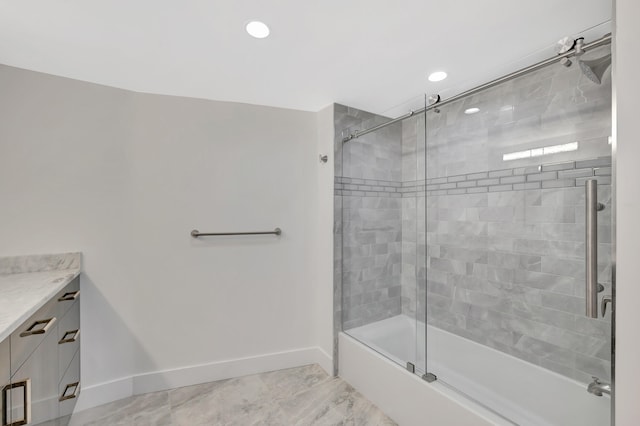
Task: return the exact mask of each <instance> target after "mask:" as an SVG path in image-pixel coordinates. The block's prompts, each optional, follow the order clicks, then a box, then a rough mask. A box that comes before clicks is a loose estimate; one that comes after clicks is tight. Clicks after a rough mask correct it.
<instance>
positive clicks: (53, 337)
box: [0, 278, 80, 426]
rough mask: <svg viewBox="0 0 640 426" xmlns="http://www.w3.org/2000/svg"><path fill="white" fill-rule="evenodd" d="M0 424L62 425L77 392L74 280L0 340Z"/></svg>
mask: <svg viewBox="0 0 640 426" xmlns="http://www.w3.org/2000/svg"><path fill="white" fill-rule="evenodd" d="M0 362H2V364H1V366H2V367H1V368H0V377H1V378H2V380H3V381H2V383H4V384H5V386H4V387H3V391H2V426H7V425H12V426H13V425H15V426H18V425H38V424H39V425H48V426H49V425H50V426H54V425H56V426H59V425H60V426H64V425H66V424H67V423H68V420H69V417H70V415H71V412H72V411H73V407H74V405H75V402H76V400H77V397H78V395H79V393H80V288H79V278H75V279H74V280H73V281H71V282H70V283H69V284H68V285H67V286H65V287H64V289H62V290H61V291H60V292H58V294H56V295H55V296H54V297H52V298H51V299H50V300H49V301H48V302H47V303H45V305H44V306H43V307H42V308H40V309H39V310H38V311H37V312H36V313H35V314H33V315H32V316H31V317H30V318H29V319H28V320H26V321H25V322H24V323H23V324H22V325H21V326H19V327H18V328H17V329H16V330H15V331H14V332H13V333H11V336H10V337H9V338H7V339H5V340H4V341H3V342H2V343H0Z"/></svg>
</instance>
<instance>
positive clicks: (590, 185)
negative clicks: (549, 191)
mask: <svg viewBox="0 0 640 426" xmlns="http://www.w3.org/2000/svg"><path fill="white" fill-rule="evenodd" d="M584 188H585V201H586V203H585V225H586V226H585V243H586V244H585V247H586V267H587V270H586V280H585V284H586V302H587V307H586V312H585V313H586V315H587V317H589V318H598V212H599V211H601V210H604V204H602V203H599V202H598V181H597V180H595V179H589V180H587V181H586V182H585V185H584Z"/></svg>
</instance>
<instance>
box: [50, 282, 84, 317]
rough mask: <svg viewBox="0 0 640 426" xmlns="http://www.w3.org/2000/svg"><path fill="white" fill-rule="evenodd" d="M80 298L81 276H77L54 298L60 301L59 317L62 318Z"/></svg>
mask: <svg viewBox="0 0 640 426" xmlns="http://www.w3.org/2000/svg"><path fill="white" fill-rule="evenodd" d="M79 298H80V277H79V276H78V277H76V278H74V279H73V281H71V282H70V283H69V284H67V285H66V286H65V287H64V289H62V290H61V291H59V292H58V294H57V295H56V297H55V298H54V299H55V300H56V301H57V302H58V318H62V317H63V316H64V315H65V314H66V313H67V311H68V310H69V308H71V306H73V303H74V302H75V301H76V300H78V299H79Z"/></svg>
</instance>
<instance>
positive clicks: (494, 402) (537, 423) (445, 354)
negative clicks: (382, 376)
mask: <svg viewBox="0 0 640 426" xmlns="http://www.w3.org/2000/svg"><path fill="white" fill-rule="evenodd" d="M425 331H426V332H425ZM345 333H346V334H347V335H349V336H351V337H352V338H354V339H356V340H357V341H358V342H360V343H362V344H364V345H365V346H367V347H368V348H370V349H371V350H373V351H375V352H377V353H378V354H379V355H381V356H383V357H385V358H387V359H389V360H391V361H392V362H394V363H396V364H399V365H402V366H404V365H406V362H407V361H408V362H411V363H413V364H414V365H415V366H416V373H417V374H419V375H422V374H424V373H425V371H429V372H436V373H437V381H436V382H433V383H432V384H431V385H432V386H438V387H440V389H441V390H443V391H444V392H446V393H447V394H448V395H450V396H451V397H452V398H453V399H456V400H458V401H460V400H465V399H467V400H469V401H470V403H474V404H479V405H480V406H482V407H484V409H486V410H489V411H491V412H492V413H494V414H495V415H497V416H499V417H500V418H501V419H503V420H504V423H505V424H514V425H522V426H555V425H562V426H574V425H575V426H602V425H605V424H607V423H608V422H609V411H608V410H609V406H610V403H611V401H610V398H609V397H608V396H603V397H602V398H594V397H593V396H592V395H590V394H588V393H587V392H586V391H585V384H584V383H581V382H578V381H575V380H572V379H569V378H567V377H566V376H563V375H560V374H557V373H554V372H553V371H550V370H548V369H544V368H541V367H539V366H536V365H533V364H531V363H528V362H526V361H523V360H521V359H519V358H516V357H513V356H511V355H508V354H506V353H504V352H501V351H497V350H495V349H492V348H489V347H487V346H484V345H481V344H479V343H477V342H474V341H472V340H469V339H465V338H463V337H460V336H458V335H455V334H453V333H449V332H447V331H444V330H441V329H439V328H437V327H433V326H431V325H427V326H426V330H425V324H424V323H423V322H421V321H416V320H415V319H414V318H411V317H409V316H406V315H397V316H394V317H390V318H386V319H384V320H381V321H377V322H374V323H370V324H367V325H364V326H360V327H356V328H353V329H350V330H346V331H345ZM414 336H428V339H429V340H428V344H427V345H425V338H424V337H423V338H422V339H420V338H418V339H415V338H414ZM425 353H427V354H428V357H427V358H425V356H424V355H425Z"/></svg>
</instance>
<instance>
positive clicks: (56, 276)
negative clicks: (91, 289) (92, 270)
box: [0, 262, 80, 341]
mask: <svg viewBox="0 0 640 426" xmlns="http://www.w3.org/2000/svg"><path fill="white" fill-rule="evenodd" d="M73 266H76V265H73ZM78 275H80V265H79V262H78V264H77V267H74V268H68V269H59V270H48V271H42V272H23V273H12V274H2V275H0V341H2V340H4V339H5V338H7V337H9V335H10V334H11V333H13V332H14V331H15V330H16V329H17V328H18V327H19V326H20V325H21V324H22V323H23V322H24V321H26V320H27V319H28V318H29V317H30V316H31V315H33V314H34V313H35V312H36V311H37V310H38V309H40V308H41V307H43V306H44V305H45V303H47V302H48V301H49V300H50V299H51V298H52V297H53V296H55V295H56V293H58V292H59V291H60V290H62V289H63V288H64V287H65V286H66V285H67V284H69V283H70V282H71V281H72V280H73V279H74V278H76V277H77V276H78Z"/></svg>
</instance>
